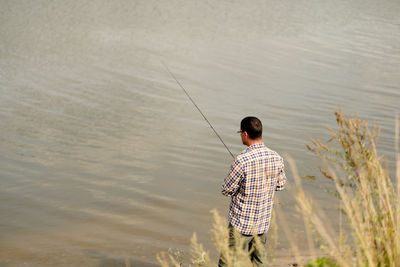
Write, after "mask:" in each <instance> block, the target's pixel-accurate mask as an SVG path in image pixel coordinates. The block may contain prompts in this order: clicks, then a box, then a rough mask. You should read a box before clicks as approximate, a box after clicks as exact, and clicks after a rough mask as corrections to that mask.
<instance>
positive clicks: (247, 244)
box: [218, 224, 267, 267]
mask: <svg viewBox="0 0 400 267" xmlns="http://www.w3.org/2000/svg"><path fill="white" fill-rule="evenodd" d="M228 230H229V248H230V249H235V247H237V246H235V242H238V241H237V240H235V236H239V237H240V239H242V242H243V243H242V245H243V246H242V249H243V250H245V251H246V252H249V253H250V254H249V257H250V261H251V262H252V264H253V266H266V262H265V244H266V242H267V234H266V233H264V234H260V235H244V234H241V233H239V232H238V231H237V230H236V229H235V227H233V225H232V224H229V226H228ZM256 238H258V239H259V241H260V242H258V244H256V243H257V242H256ZM226 262H227V261H226V257H225V255H223V254H221V256H220V258H219V262H218V267H229V266H228V265H227V263H226Z"/></svg>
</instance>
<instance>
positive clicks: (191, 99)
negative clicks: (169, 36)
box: [161, 61, 235, 158]
mask: <svg viewBox="0 0 400 267" xmlns="http://www.w3.org/2000/svg"><path fill="white" fill-rule="evenodd" d="M161 63H162V64H163V65H164V67H165V68H166V69H167V71H168V72H169V74H170V75H171V76H172V78H174V80H175V81H176V83H177V84H178V85H179V86H180V87H181V88H182V90H183V92H185V94H186V96H187V97H188V98H189V100H190V101H191V102H192V103H193V105H194V106H195V107H196V108H197V110H198V111H199V112H200V114H201V116H203V118H204V119H205V121H206V122H207V123H208V125H210V127H211V129H212V130H213V131H214V133H215V134H216V135H217V137H218V138H219V140H221V142H222V144H223V145H224V146H225V148H226V150H228V152H229V154H231V156H232V158H235V156H234V155H233V154H232V152H231V151H230V150H229V148H228V147H227V145H226V144H225V142H224V140H222V138H221V136H220V135H219V134H218V133H217V131H216V130H215V129H214V127H213V126H212V125H211V123H210V122H209V120H208V119H207V118H206V116H205V115H204V113H203V112H202V111H201V110H200V108H199V107H198V106H197V104H196V103H195V102H194V100H193V98H191V97H190V95H189V93H188V92H187V91H186V89H185V87H183V85H182V84H181V83H180V82H179V81H178V79H177V78H176V77H175V75H174V74H173V73H172V72H171V71H170V70H169V68H168V66H167V65H166V64H165V63H164V62H163V61H161Z"/></svg>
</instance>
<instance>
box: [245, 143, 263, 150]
mask: <svg viewBox="0 0 400 267" xmlns="http://www.w3.org/2000/svg"><path fill="white" fill-rule="evenodd" d="M264 146H265V145H264V143H257V144H253V145H251V146H249V147H247V150H253V149H257V148H261V147H264Z"/></svg>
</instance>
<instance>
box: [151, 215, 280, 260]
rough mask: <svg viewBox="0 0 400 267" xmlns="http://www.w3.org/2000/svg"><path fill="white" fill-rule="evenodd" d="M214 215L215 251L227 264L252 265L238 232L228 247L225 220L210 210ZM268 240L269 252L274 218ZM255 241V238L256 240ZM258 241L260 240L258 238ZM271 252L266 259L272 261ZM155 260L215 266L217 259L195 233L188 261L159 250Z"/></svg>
mask: <svg viewBox="0 0 400 267" xmlns="http://www.w3.org/2000/svg"><path fill="white" fill-rule="evenodd" d="M211 212H212V213H213V216H214V226H213V229H212V236H213V241H214V245H215V249H216V251H218V252H219V253H221V254H223V255H224V258H225V260H226V263H227V265H228V266H232V267H244V266H252V264H251V262H250V260H249V255H250V253H251V252H252V251H250V252H248V251H245V250H243V249H242V248H243V243H244V240H243V239H242V237H241V235H240V234H237V232H235V246H234V247H233V248H232V247H229V230H228V227H227V225H228V224H227V222H226V220H225V219H224V218H223V217H221V216H220V215H219V214H218V212H217V211H216V210H215V209H214V210H212V211H211ZM270 231H271V232H270V240H271V246H269V249H268V250H269V252H271V251H274V248H273V247H272V246H273V245H274V244H276V236H275V235H276V227H275V221H274V219H272V220H271V227H270ZM256 241H257V240H256ZM258 242H260V241H259V240H258ZM271 257H273V253H272V252H271V254H270V255H269V256H268V258H267V259H266V261H268V262H271V263H272V262H273V259H272V258H271ZM157 260H158V262H159V263H160V265H161V266H162V267H169V266H175V267H178V266H195V267H198V266H202V267H211V266H212V267H215V266H217V265H218V262H217V261H212V260H211V258H210V255H209V252H208V251H206V250H205V249H204V247H203V245H202V244H200V243H199V242H198V240H197V235H196V233H194V234H193V236H192V239H191V249H190V262H189V263H186V264H185V262H183V259H179V258H178V257H177V256H176V255H175V254H174V253H166V252H160V253H158V255H157Z"/></svg>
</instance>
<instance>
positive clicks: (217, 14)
mask: <svg viewBox="0 0 400 267" xmlns="http://www.w3.org/2000/svg"><path fill="white" fill-rule="evenodd" d="M0 4H1V8H0V21H1V22H0V36H1V39H0V93H1V94H0V128H1V129H2V130H1V132H0V152H1V153H0V179H1V180H0V181H1V187H0V214H1V217H0V265H4V266H20V265H22V264H24V263H26V264H27V265H28V266H119V265H122V266H125V265H126V263H129V264H130V265H131V266H153V265H155V264H156V260H155V255H156V253H157V252H159V251H161V250H167V249H168V248H176V249H182V250H187V249H188V240H189V239H190V237H191V235H192V233H193V232H197V234H198V236H199V239H200V241H201V242H203V243H205V244H206V245H207V246H208V248H209V249H212V244H211V238H210V236H211V235H210V228H211V225H212V217H211V214H210V212H209V211H210V210H211V209H213V208H217V209H218V210H219V211H220V213H221V214H226V212H227V209H228V203H229V200H228V199H226V198H224V197H223V196H221V195H220V185H221V183H222V180H223V178H224V177H225V175H226V173H227V170H228V168H229V164H230V163H231V157H230V155H229V154H228V153H227V151H226V150H225V148H224V147H223V145H222V144H221V143H220V142H219V140H218V139H217V138H216V136H215V134H214V133H213V132H212V130H211V129H210V128H209V126H208V125H207V123H206V122H205V121H204V120H203V118H202V117H201V115H200V114H199V113H198V111H197V110H196V109H195V108H194V106H193V105H192V104H191V103H190V101H189V100H188V99H187V97H186V96H185V94H184V93H183V91H182V90H181V89H180V88H179V86H178V85H177V84H176V82H175V81H174V80H173V79H172V78H171V77H170V75H169V74H168V72H167V71H166V70H165V68H164V67H163V65H162V64H161V61H163V62H166V63H167V64H168V66H169V68H170V69H171V71H172V72H173V73H174V74H175V75H176V77H177V78H178V79H179V80H180V82H181V83H182V84H183V85H184V86H185V87H186V88H187V90H188V91H189V93H190V94H191V96H192V97H193V99H195V101H196V102H197V104H198V105H199V107H200V108H201V109H202V110H203V112H204V113H205V114H206V116H207V117H208V118H209V120H210V121H211V123H212V124H213V125H214V127H215V128H216V129H217V131H218V132H219V133H220V135H221V136H222V138H223V139H224V141H225V142H226V143H227V145H228V146H229V147H230V149H231V150H232V152H233V153H234V154H237V153H239V152H240V151H241V150H242V149H243V148H244V147H243V146H242V145H241V143H240V138H239V136H238V135H237V134H236V131H237V130H238V128H239V122H240V120H241V119H242V118H243V117H244V116H247V115H255V116H258V117H259V118H260V119H261V120H262V121H263V123H264V126H265V133H264V141H265V143H266V144H267V145H268V146H269V147H271V148H273V149H275V150H277V151H278V152H279V153H280V154H282V155H290V156H291V157H292V158H293V159H294V160H295V161H296V163H297V165H298V168H299V171H300V173H301V174H312V175H318V171H317V167H318V164H319V162H318V161H317V160H316V159H315V158H314V157H313V155H311V154H310V153H309V152H307V150H306V149H305V146H304V142H307V141H308V140H309V137H311V136H312V137H315V138H319V139H321V140H327V139H328V138H329V133H328V131H327V130H326V126H332V127H334V123H335V121H334V116H333V110H334V109H337V108H338V105H341V106H342V108H343V110H344V111H345V112H346V113H349V114H354V113H355V112H357V113H358V115H359V116H360V117H363V118H369V119H370V120H371V121H375V122H376V123H377V124H378V125H380V126H381V127H382V135H381V140H380V145H379V150H380V152H381V153H383V154H384V155H386V156H387V157H388V160H389V166H390V168H391V171H393V169H394V167H393V166H394V164H393V155H394V148H393V144H394V123H395V115H396V113H398V112H399V104H398V103H399V102H400V91H399V89H400V86H399V84H400V76H399V67H400V45H399V44H400V28H399V26H400V19H399V18H398V14H399V11H400V4H399V2H398V1H396V0H386V1H373V0H367V1H356V0H355V1H351V2H350V3H349V2H348V1H340V0H332V1H324V2H321V1H316V0H315V1H313V0H308V1H305V0H304V1H296V2H292V1H279V2H278V1H272V0H271V1H254V2H252V3H250V2H246V1H238V0H235V1H218V2H216V1H208V0H207V1H201V2H199V1H182V0H180V1H178V0H173V1H168V3H166V2H158V1H122V0H121V1H113V2H109V1H101V0H99V1H79V2H66V1H35V2H31V1H5V0H2V1H0ZM287 174H288V178H289V183H291V182H292V181H293V180H292V178H291V171H290V170H289V168H287ZM320 181H321V183H323V184H326V182H325V181H324V180H323V179H322V178H321V179H320ZM306 188H307V190H308V191H309V192H310V193H311V194H313V195H314V196H315V197H316V198H317V199H318V201H319V202H320V203H321V206H322V207H323V208H324V209H325V210H326V212H327V213H328V215H329V216H332V217H336V216H337V211H336V210H335V208H334V207H333V205H332V204H331V202H332V199H330V198H329V197H328V196H327V195H326V194H325V193H323V192H322V190H320V189H319V184H315V183H314V184H313V183H310V184H307V185H306ZM278 202H279V203H280V205H279V206H280V208H281V210H282V212H284V214H285V215H286V216H287V218H288V222H289V225H290V226H291V227H292V228H293V229H297V228H299V225H301V223H300V222H301V221H299V216H298V215H297V214H296V212H295V209H294V207H293V200H292V198H291V196H290V193H289V192H288V191H286V192H282V193H279V195H278ZM299 229H300V228H299ZM279 234H280V237H279V238H280V244H279V245H278V250H277V255H278V257H281V258H284V257H286V256H288V255H289V256H290V255H291V253H292V252H291V251H290V247H289V244H288V241H287V239H286V238H285V237H284V234H283V232H282V231H281V232H280V233H279ZM303 234H304V233H302V232H301V230H298V232H297V235H298V236H300V238H301V236H302V235H303ZM305 247H306V246H305V245H304V248H305ZM305 253H306V252H305ZM213 257H216V253H215V252H213Z"/></svg>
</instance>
